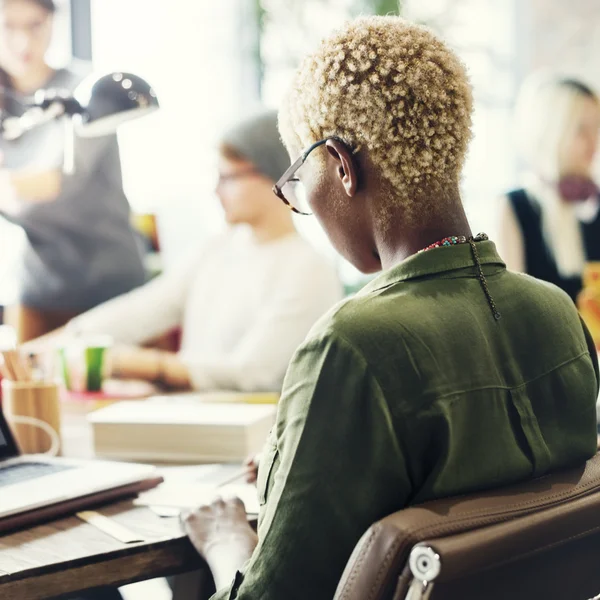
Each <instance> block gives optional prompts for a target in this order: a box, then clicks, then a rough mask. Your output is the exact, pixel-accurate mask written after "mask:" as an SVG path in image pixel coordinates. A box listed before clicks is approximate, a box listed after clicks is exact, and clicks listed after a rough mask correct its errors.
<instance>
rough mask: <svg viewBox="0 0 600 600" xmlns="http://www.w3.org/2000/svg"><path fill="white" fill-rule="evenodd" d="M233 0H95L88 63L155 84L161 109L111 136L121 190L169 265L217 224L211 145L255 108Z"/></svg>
mask: <svg viewBox="0 0 600 600" xmlns="http://www.w3.org/2000/svg"><path fill="white" fill-rule="evenodd" d="M242 17H243V13H242V12H241V10H240V0H225V1H223V2H205V1H200V0H169V1H168V2H167V1H166V0H94V2H93V4H92V24H93V56H94V67H95V68H96V69H97V70H99V71H110V70H126V71H127V70H128V71H131V72H133V73H136V74H138V75H141V76H142V77H144V78H146V79H147V80H148V81H149V82H150V83H151V84H152V85H153V87H154V88H155V90H156V92H157V95H158V98H159V101H160V104H161V110H160V111H158V112H157V113H155V114H153V115H151V116H149V117H147V118H145V119H142V120H140V121H137V122H133V123H129V124H126V125H124V126H123V127H122V129H121V130H120V132H119V140H120V143H121V150H122V163H123V171H124V178H125V190H126V192H127V195H128V197H129V200H130V202H131V204H132V207H133V208H134V210H136V211H155V212H157V213H158V215H159V228H160V233H161V237H162V242H163V248H164V249H165V253H166V258H167V262H169V259H170V258H171V259H172V257H173V256H178V255H179V254H180V253H181V252H185V249H186V248H187V247H189V245H190V244H194V243H195V242H196V241H197V240H198V239H199V238H201V237H203V236H204V235H205V233H206V232H208V231H214V230H215V229H216V228H218V227H220V225H221V214H220V208H219V207H218V204H217V202H216V200H215V198H214V197H213V193H212V190H213V187H214V182H215V175H216V173H215V153H214V147H215V144H216V142H217V141H218V138H219V134H220V132H221V131H222V130H223V127H225V126H227V125H228V124H229V123H231V122H232V121H235V120H237V119H238V118H239V117H240V115H242V114H244V113H245V112H246V111H249V110H251V109H252V107H253V105H254V104H255V99H254V98H255V95H256V93H255V92H254V93H253V90H248V89H244V88H245V86H243V85H242V84H243V82H244V78H243V76H242V75H243V74H242V73H241V70H240V66H241V64H242V63H243V60H242V58H241V44H242V42H241V41H240V37H239V35H238V34H239V24H240V19H241V18H242Z"/></svg>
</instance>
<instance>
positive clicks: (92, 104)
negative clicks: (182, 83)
mask: <svg viewBox="0 0 600 600" xmlns="http://www.w3.org/2000/svg"><path fill="white" fill-rule="evenodd" d="M73 97H74V98H75V100H77V102H79V104H80V105H81V107H82V109H83V113H82V115H81V122H80V124H79V125H78V127H77V134H78V135H79V136H81V137H97V136H102V135H108V134H110V133H114V132H115V131H116V130H117V127H118V126H119V125H121V124H122V123H125V122H126V121H131V120H133V119H137V118H138V117H143V116H145V115H147V114H149V113H151V112H154V111H155V110H158V108H159V104H158V98H157V97H156V94H155V92H154V90H153V89H152V87H151V86H150V84H148V83H147V82H146V81H145V80H144V79H142V78H141V77H138V76H137V75H133V74H132V73H111V74H109V75H103V76H101V77H98V76H95V75H91V76H90V77H88V78H86V79H84V81H82V82H81V83H80V84H79V85H78V86H77V89H76V90H75V91H74V93H73Z"/></svg>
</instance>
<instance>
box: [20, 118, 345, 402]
mask: <svg viewBox="0 0 600 600" xmlns="http://www.w3.org/2000/svg"><path fill="white" fill-rule="evenodd" d="M219 158H220V160H219V182H218V185H217V188H216V193H217V196H218V198H219V200H220V202H221V204H222V206H223V211H224V214H225V219H226V221H227V224H228V227H227V229H226V230H225V231H224V232H223V233H222V234H221V235H219V236H217V237H216V238H214V239H212V240H210V241H208V242H207V243H205V244H204V245H203V246H202V247H201V248H200V249H199V250H198V251H196V252H195V253H194V254H193V255H192V256H191V257H190V258H189V259H188V260H187V261H186V262H185V263H184V264H181V265H180V266H179V267H178V268H174V269H173V270H172V271H168V272H165V273H164V274H163V275H160V276H159V277H157V278H156V279H154V280H153V281H151V282H149V283H147V284H146V285H144V286H142V287H141V288H138V289H136V290H134V291H132V292H130V293H127V294H124V295H122V296H119V297H117V298H115V299H113V300H110V301H109V302H106V303H104V304H102V305H100V306H98V307H96V308H94V309H92V310H90V311H88V312H86V313H84V314H83V315H81V316H79V317H77V318H76V319H74V320H73V321H71V322H70V323H69V324H68V325H67V327H66V329H65V330H64V331H63V332H62V333H61V337H62V336H69V335H82V336H87V335H90V334H108V335H110V336H111V337H112V338H113V339H114V341H115V345H114V347H113V348H112V349H111V350H110V351H109V353H108V360H107V363H108V365H107V375H109V376H110V377H113V378H115V377H122V378H136V379H147V380H149V381H153V382H157V383H162V384H166V385H168V386H171V387H175V388H193V389H197V390H214V389H228V390H241V391H278V390H279V389H280V388H281V385H282V383H283V377H284V374H285V371H286V368H287V366H288V362H289V360H290V359H291V357H292V354H293V352H294V351H295V349H296V347H297V346H298V345H299V344H300V343H301V342H302V341H303V339H304V337H305V336H306V334H307V333H308V331H309V330H310V328H311V327H312V325H313V324H314V323H315V322H316V321H317V319H318V318H319V317H320V316H321V315H322V314H324V313H325V312H326V311H327V310H328V309H329V308H330V307H332V306H333V305H334V304H335V303H336V302H337V301H338V300H340V299H341V298H342V288H341V285H340V282H339V280H338V278H337V276H336V273H335V271H334V269H333V267H332V266H331V265H330V264H329V263H328V261H327V260H326V259H325V258H323V257H322V256H320V255H319V254H318V253H317V252H316V250H315V249H314V248H313V247H312V246H311V245H310V244H309V243H308V242H306V241H305V240H304V239H303V238H301V237H300V235H299V234H298V233H297V232H296V229H295V227H294V223H293V220H292V217H291V212H290V211H289V210H287V208H286V207H285V206H284V205H283V204H281V203H280V202H278V201H277V199H276V198H275V197H274V196H273V193H272V191H271V190H272V186H273V183H274V180H275V178H276V177H278V175H279V174H280V173H281V172H282V171H284V170H285V168H287V166H288V165H289V158H288V155H287V152H286V150H285V148H284V147H283V145H282V143H281V141H280V138H279V133H278V130H277V123H276V113H275V112H266V113H261V114H259V115H257V116H254V117H252V118H250V119H247V120H245V121H244V122H242V123H240V124H238V125H237V126H235V127H234V128H233V129H231V130H230V131H229V132H228V133H226V134H225V135H224V136H223V138H222V143H221V145H220V149H219ZM176 327H181V330H182V340H181V348H180V351H179V352H177V353H172V352H165V351H161V350H155V349H147V348H142V347H140V346H141V345H142V344H144V343H146V342H148V341H150V340H152V339H156V338H157V337H159V336H161V335H162V334H164V333H166V332H168V331H170V330H172V329H173V328H176ZM51 335H52V334H51ZM49 339H50V338H49ZM35 345H36V342H35V341H34V342H33V343H31V344H30V346H33V347H35Z"/></svg>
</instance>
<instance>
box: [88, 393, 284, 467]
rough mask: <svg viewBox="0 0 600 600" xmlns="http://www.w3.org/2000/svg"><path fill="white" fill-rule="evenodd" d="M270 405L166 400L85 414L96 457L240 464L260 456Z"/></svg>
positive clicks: (124, 404) (272, 409) (272, 410)
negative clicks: (257, 453)
mask: <svg viewBox="0 0 600 600" xmlns="http://www.w3.org/2000/svg"><path fill="white" fill-rule="evenodd" d="M275 414H276V407H275V406H274V405H271V404H242V403H211V402H197V401H193V400H191V399H187V400H181V399H179V400H176V399H175V398H173V399H172V398H170V397H168V396H164V397H156V398H152V399H149V400H141V401H140V400H134V401H125V402H117V403H115V404H112V405H110V406H108V407H106V408H102V409H100V410H97V411H94V412H92V413H90V414H89V415H88V417H87V418H88V421H89V422H90V424H91V426H92V432H93V439H94V450H95V452H96V454H97V455H98V456H103V457H110V458H120V459H126V460H137V461H147V462H182V463H215V462H241V461H243V460H244V459H245V458H246V457H247V456H249V455H251V454H254V453H256V452H259V451H260V450H261V449H262V446H263V444H264V442H265V440H266V438H267V435H268V434H269V430H270V428H271V426H272V425H273V423H274V421H275Z"/></svg>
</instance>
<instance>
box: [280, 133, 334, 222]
mask: <svg viewBox="0 0 600 600" xmlns="http://www.w3.org/2000/svg"><path fill="white" fill-rule="evenodd" d="M329 140H337V141H338V142H340V143H342V144H344V145H345V146H346V143H345V142H344V140H342V139H341V138H339V137H337V136H335V135H331V136H329V137H327V138H325V139H323V140H319V141H318V142H315V143H314V144H313V145H312V146H309V147H308V148H307V149H306V150H305V151H304V152H303V153H302V154H301V155H300V156H299V158H298V159H297V160H295V161H294V162H293V163H292V164H291V165H290V166H289V167H288V168H287V170H286V171H285V173H284V174H283V175H282V176H281V177H280V178H279V181H278V182H277V183H276V184H275V185H274V186H273V193H274V194H275V195H276V196H277V197H278V198H279V199H280V200H281V201H282V202H283V203H284V204H286V205H287V206H288V207H289V208H290V209H291V210H292V211H294V212H295V213H296V214H298V215H304V216H309V215H312V212H311V209H310V205H309V203H308V200H307V198H306V192H305V190H304V186H303V185H302V182H301V181H300V179H298V177H296V174H297V173H298V170H299V169H300V167H301V166H302V165H303V164H304V163H305V162H306V159H307V158H308V155H309V154H310V153H311V152H312V151H313V150H314V149H315V148H318V147H319V146H322V145H323V144H325V143H327V142H328V141H329Z"/></svg>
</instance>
